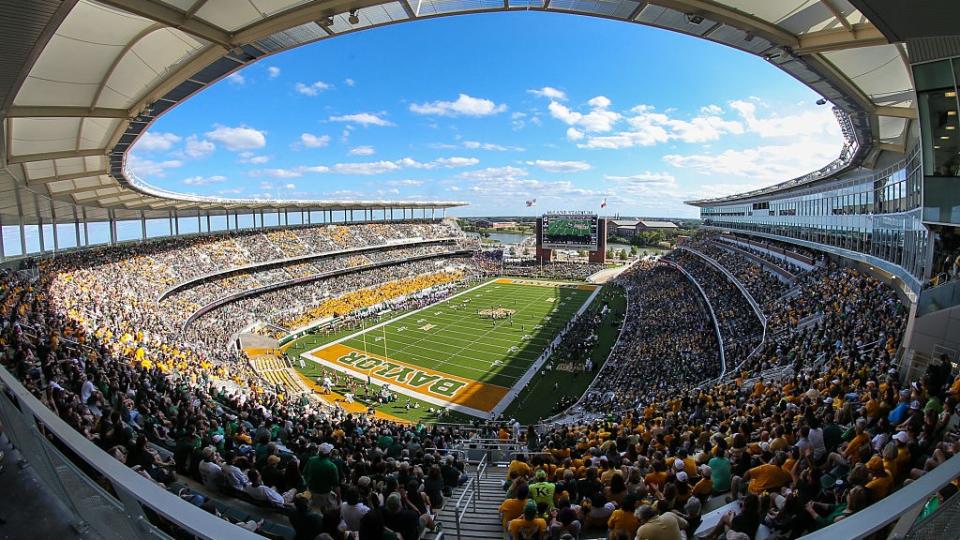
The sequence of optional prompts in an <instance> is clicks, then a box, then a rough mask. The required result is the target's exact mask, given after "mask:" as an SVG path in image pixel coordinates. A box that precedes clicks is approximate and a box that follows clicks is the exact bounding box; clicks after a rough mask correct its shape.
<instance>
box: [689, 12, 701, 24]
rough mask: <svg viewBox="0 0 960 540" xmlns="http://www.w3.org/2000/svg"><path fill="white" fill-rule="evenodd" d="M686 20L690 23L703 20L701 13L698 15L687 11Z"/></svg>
mask: <svg viewBox="0 0 960 540" xmlns="http://www.w3.org/2000/svg"><path fill="white" fill-rule="evenodd" d="M686 15H687V22H689V23H691V24H700V23H702V22H703V15H698V14H696V13H687V14H686Z"/></svg>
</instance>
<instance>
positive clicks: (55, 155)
mask: <svg viewBox="0 0 960 540" xmlns="http://www.w3.org/2000/svg"><path fill="white" fill-rule="evenodd" d="M106 154H107V151H106V150H104V149H103V148H91V149H89V150H65V151H63V152H43V153H40V154H21V155H19V156H7V163H9V164H14V163H26V162H28V161H45V160H49V159H64V158H74V157H87V156H104V155H106Z"/></svg>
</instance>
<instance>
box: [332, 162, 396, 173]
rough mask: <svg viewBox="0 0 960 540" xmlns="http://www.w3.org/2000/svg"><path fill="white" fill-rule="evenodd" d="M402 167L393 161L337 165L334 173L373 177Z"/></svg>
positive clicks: (334, 167)
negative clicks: (372, 175)
mask: <svg viewBox="0 0 960 540" xmlns="http://www.w3.org/2000/svg"><path fill="white" fill-rule="evenodd" d="M400 167H401V166H400V165H398V164H396V163H394V162H393V161H372V162H369V163H337V164H336V165H334V166H333V169H332V170H333V171H334V172H338V173H340V174H356V175H364V176H366V175H371V174H383V173H386V172H391V171H395V170H397V169H400Z"/></svg>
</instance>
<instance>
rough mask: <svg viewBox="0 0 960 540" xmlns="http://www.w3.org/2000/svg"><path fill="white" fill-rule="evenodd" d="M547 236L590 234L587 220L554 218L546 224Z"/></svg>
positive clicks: (587, 235)
mask: <svg viewBox="0 0 960 540" xmlns="http://www.w3.org/2000/svg"><path fill="white" fill-rule="evenodd" d="M547 234H548V235H549V236H586V237H589V236H590V222H589V221H572V220H569V219H554V220H552V221H550V223H549V225H548V226H547Z"/></svg>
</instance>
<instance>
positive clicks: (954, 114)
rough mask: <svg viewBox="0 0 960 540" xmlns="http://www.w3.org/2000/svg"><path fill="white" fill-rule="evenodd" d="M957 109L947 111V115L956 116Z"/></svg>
mask: <svg viewBox="0 0 960 540" xmlns="http://www.w3.org/2000/svg"><path fill="white" fill-rule="evenodd" d="M956 115H957V111H947V116H956Z"/></svg>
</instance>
